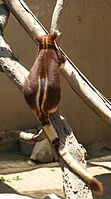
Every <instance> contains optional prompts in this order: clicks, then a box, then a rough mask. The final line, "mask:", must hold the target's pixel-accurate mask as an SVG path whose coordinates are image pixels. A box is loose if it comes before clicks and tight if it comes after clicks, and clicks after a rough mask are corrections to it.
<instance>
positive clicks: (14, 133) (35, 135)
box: [0, 128, 45, 143]
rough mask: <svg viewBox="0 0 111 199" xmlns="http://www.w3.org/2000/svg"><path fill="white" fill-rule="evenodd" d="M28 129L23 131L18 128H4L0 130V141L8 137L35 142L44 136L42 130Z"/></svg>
mask: <svg viewBox="0 0 111 199" xmlns="http://www.w3.org/2000/svg"><path fill="white" fill-rule="evenodd" d="M38 129H40V128H37V129H29V130H25V131H19V130H5V131H1V132H0V142H1V141H4V140H9V139H12V138H13V139H16V140H22V141H24V142H27V143H36V142H38V141H41V140H43V139H44V138H45V135H44V133H43V130H42V129H41V130H38Z"/></svg>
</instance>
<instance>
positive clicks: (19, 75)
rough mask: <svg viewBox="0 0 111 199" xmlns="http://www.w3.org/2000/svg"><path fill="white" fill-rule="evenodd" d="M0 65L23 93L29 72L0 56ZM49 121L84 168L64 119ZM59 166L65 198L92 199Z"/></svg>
mask: <svg viewBox="0 0 111 199" xmlns="http://www.w3.org/2000/svg"><path fill="white" fill-rule="evenodd" d="M21 1H22V0H21ZM21 1H20V0H19V1H17V0H16V1H15V0H14V1H6V2H7V3H9V4H10V2H15V3H16V2H17V3H20V2H21ZM22 2H23V1H22ZM7 5H8V4H7ZM15 6H16V4H15ZM28 19H29V18H28ZM0 36H1V40H0V42H1V45H2V47H3V48H6V49H7V45H6V43H5V41H4V39H3V38H2V35H0ZM7 51H11V50H10V48H9V46H8V49H7V50H6V52H7ZM0 64H1V67H2V69H3V71H4V72H5V73H6V74H7V76H8V77H9V78H10V79H11V81H13V82H14V83H15V84H16V86H18V88H19V89H20V90H21V91H23V83H24V80H25V78H26V77H27V75H28V74H29V72H28V71H27V70H26V69H24V67H23V66H21V65H20V64H19V63H18V62H17V61H16V60H12V59H11V58H9V57H6V58H4V57H1V56H0ZM51 121H52V123H53V125H54V126H55V128H56V129H57V132H58V135H59V137H60V138H61V140H62V141H63V142H64V143H65V145H66V148H68V149H69V151H70V152H71V154H72V156H73V157H74V158H77V161H78V162H79V163H80V164H82V166H84V168H86V162H85V161H84V158H85V151H84V150H83V148H81V145H78V142H77V140H76V138H75V137H74V134H73V131H72V129H71V128H70V127H69V125H68V123H67V122H66V120H65V118H63V116H61V114H60V113H59V112H56V113H55V114H53V115H51ZM61 166H62V169H63V173H64V192H65V196H66V198H69V199H74V198H76V199H83V197H85V198H86V197H88V198H90V199H92V193H91V191H90V188H89V189H88V188H87V186H86V183H85V182H83V181H82V180H81V179H80V178H78V176H76V175H74V174H72V173H71V171H70V170H69V168H68V167H67V166H66V165H64V162H63V161H62V160H61Z"/></svg>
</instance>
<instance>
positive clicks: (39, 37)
mask: <svg viewBox="0 0 111 199" xmlns="http://www.w3.org/2000/svg"><path fill="white" fill-rule="evenodd" d="M34 40H35V41H37V42H39V43H40V42H41V41H42V36H35V37H34Z"/></svg>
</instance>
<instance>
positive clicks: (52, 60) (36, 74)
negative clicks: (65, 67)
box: [24, 35, 65, 125]
mask: <svg viewBox="0 0 111 199" xmlns="http://www.w3.org/2000/svg"><path fill="white" fill-rule="evenodd" d="M55 37H56V36H55V35H46V36H43V37H40V38H37V41H38V42H39V53H38V55H37V58H36V60H35V63H34V65H33V67H32V69H31V71H30V74H29V76H28V78H26V80H25V83H24V96H25V99H26V102H27V103H28V105H29V106H30V107H31V109H33V111H34V112H35V113H36V115H37V116H38V118H39V120H40V121H41V123H42V125H44V122H45V123H46V122H48V121H44V119H45V117H46V118H47V119H48V117H47V115H48V114H49V113H50V111H52V110H53V109H55V108H56V107H58V104H59V101H60V95H61V94H60V93H61V89H60V78H59V69H60V66H61V64H62V63H64V62H65V59H64V57H63V55H62V54H61V52H60V51H59V49H57V48H56V46H55V41H54V39H55ZM39 78H40V82H39ZM46 78H47V81H48V84H47V96H46V99H45V101H44V106H43V108H42V110H41V104H42V100H43V94H44V85H45V81H46ZM39 83H41V88H40V96H39V106H40V108H39V107H38V106H37V103H36V96H37V92H38V88H39Z"/></svg>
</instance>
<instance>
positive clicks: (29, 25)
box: [3, 0, 111, 125]
mask: <svg viewBox="0 0 111 199" xmlns="http://www.w3.org/2000/svg"><path fill="white" fill-rule="evenodd" d="M3 1H4V2H5V3H6V5H7V6H8V7H9V9H10V10H11V12H12V13H13V14H14V15H15V17H16V18H17V19H18V21H19V22H20V24H22V26H23V27H24V29H25V30H26V31H27V33H28V34H29V35H30V36H31V38H32V39H34V36H36V35H38V36H40V35H45V34H46V31H45V29H44V28H43V26H42V25H41V23H40V22H39V21H38V20H37V19H36V17H35V16H34V15H33V14H32V12H31V11H30V10H29V9H28V8H27V6H26V4H25V3H23V0H20V1H17V0H3ZM20 10H21V11H22V13H21V12H20ZM27 19H28V20H27ZM62 52H63V51H62ZM63 54H65V53H63ZM66 58H67V61H66V64H65V67H64V68H63V69H62V70H61V72H62V74H63V76H64V77H65V78H66V80H67V81H68V83H69V85H70V86H71V88H72V89H73V90H74V91H75V92H76V93H77V95H79V97H80V98H81V99H82V100H83V101H84V102H85V103H86V104H87V105H88V106H89V107H90V108H91V109H92V110H93V111H94V112H95V113H96V114H97V115H98V116H99V117H100V118H101V119H102V120H103V121H105V122H106V123H107V124H110V125H111V102H110V101H108V100H107V99H106V98H105V97H104V96H103V95H102V94H101V93H100V92H99V91H98V90H97V89H96V88H95V87H94V86H93V85H92V84H91V83H90V82H89V81H88V80H87V78H86V77H85V76H84V75H83V74H82V73H81V72H80V71H79V69H78V68H77V67H76V66H75V64H73V63H72V62H71V60H70V59H69V58H68V57H67V56H66Z"/></svg>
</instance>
